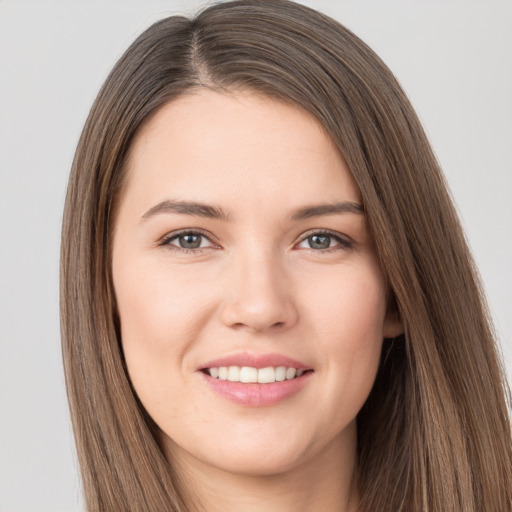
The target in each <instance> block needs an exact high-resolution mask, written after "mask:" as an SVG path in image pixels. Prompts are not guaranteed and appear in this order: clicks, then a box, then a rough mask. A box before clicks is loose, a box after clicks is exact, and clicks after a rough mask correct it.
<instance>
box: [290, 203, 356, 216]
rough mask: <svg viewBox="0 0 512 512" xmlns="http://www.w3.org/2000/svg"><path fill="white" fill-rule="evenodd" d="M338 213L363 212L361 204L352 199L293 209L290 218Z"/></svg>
mask: <svg viewBox="0 0 512 512" xmlns="http://www.w3.org/2000/svg"><path fill="white" fill-rule="evenodd" d="M338 213H355V214H358V215H363V214H364V208H363V205H362V204H359V203H355V202H353V201H343V202H341V203H332V204H318V205H312V206H305V207H303V208H299V209H298V210H295V211H294V212H293V213H292V215H291V218H292V220H303V219H310V218H311V217H320V216H321V215H335V214H338Z"/></svg>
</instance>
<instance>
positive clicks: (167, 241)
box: [160, 231, 217, 252]
mask: <svg viewBox="0 0 512 512" xmlns="http://www.w3.org/2000/svg"><path fill="white" fill-rule="evenodd" d="M160 245H162V246H165V247H169V248H170V249H173V250H177V251H184V252H198V251H199V250H201V249H205V248H208V247H217V246H216V245H215V244H214V243H213V242H212V241H211V240H210V239H209V238H208V237H207V236H206V235H205V234H203V233H201V232H198V231H181V232H180V233H170V234H169V235H167V236H165V237H164V238H163V239H162V241H161V242H160Z"/></svg>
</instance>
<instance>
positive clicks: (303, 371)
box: [199, 353, 314, 407]
mask: <svg viewBox="0 0 512 512" xmlns="http://www.w3.org/2000/svg"><path fill="white" fill-rule="evenodd" d="M199 369H200V372H199V373H200V374H202V376H203V379H204V381H205V383H206V384H207V386H208V388H210V390H212V391H213V392H214V394H216V395H219V396H221V397H222V398H223V399H227V400H228V401H230V402H233V403H235V404H238V405H243V406H246V407H247V406H248V407H268V406H272V405H277V404H279V403H280V402H283V401H285V400H287V399H289V398H291V397H292V396H294V395H296V394H298V393H299V392H300V391H301V390H302V389H303V388H304V387H305V386H307V384H308V382H310V381H311V376H312V375H313V374H314V371H313V368H311V367H308V366H307V365H305V364H304V363H301V362H300V361H296V360H294V359H290V358H288V357H285V356H283V355H280V354H266V355H262V354H260V355H255V354H248V353H243V354H235V355H232V356H228V357H224V358H221V359H216V360H215V361H210V362H209V363H207V364H205V365H204V366H201V367H200V368H199Z"/></svg>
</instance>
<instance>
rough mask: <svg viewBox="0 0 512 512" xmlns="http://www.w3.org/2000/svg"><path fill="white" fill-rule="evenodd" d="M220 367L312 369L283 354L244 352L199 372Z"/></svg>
mask: <svg viewBox="0 0 512 512" xmlns="http://www.w3.org/2000/svg"><path fill="white" fill-rule="evenodd" d="M219 366H250V367H252V368H258V369H260V368H266V367H268V366H274V367H277V366H286V367H287V368H295V369H297V370H299V369H303V370H310V369H311V368H310V367H308V366H307V365H305V364H304V363H301V362H300V361H296V360H295V359H292V358H290V357H287V356H284V355H282V354H250V353H248V352H244V353H241V354H233V355H231V356H226V357H221V358H220V359H215V360H213V361H209V362H207V363H205V364H203V365H201V366H200V367H199V370H206V369H207V368H218V367H219Z"/></svg>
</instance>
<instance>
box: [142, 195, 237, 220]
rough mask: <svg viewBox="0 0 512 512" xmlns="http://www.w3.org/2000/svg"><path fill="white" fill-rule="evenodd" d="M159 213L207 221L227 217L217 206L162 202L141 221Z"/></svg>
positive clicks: (151, 209) (184, 202) (225, 218)
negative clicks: (204, 218)
mask: <svg viewBox="0 0 512 512" xmlns="http://www.w3.org/2000/svg"><path fill="white" fill-rule="evenodd" d="M159 213H181V214H184V215H193V216H195V217H207V218H209V219H221V220H228V215H227V214H226V213H225V212H224V210H223V209H222V208H220V207H219V206H211V205H208V204H202V203H196V202H189V201H171V200H167V201H162V202H161V203H158V204H157V205H156V206H153V207H152V208H150V209H149V210H148V211H147V212H146V213H145V214H144V215H143V216H142V220H147V219H149V218H151V217H153V216H155V215H157V214H159Z"/></svg>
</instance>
